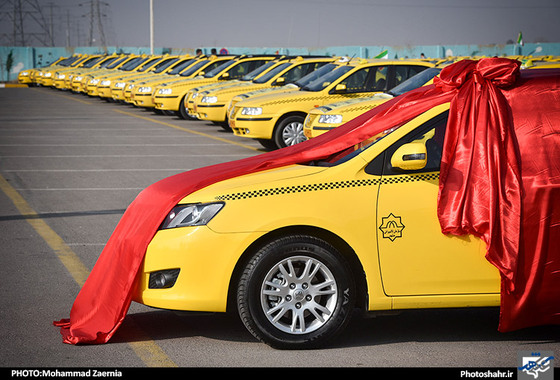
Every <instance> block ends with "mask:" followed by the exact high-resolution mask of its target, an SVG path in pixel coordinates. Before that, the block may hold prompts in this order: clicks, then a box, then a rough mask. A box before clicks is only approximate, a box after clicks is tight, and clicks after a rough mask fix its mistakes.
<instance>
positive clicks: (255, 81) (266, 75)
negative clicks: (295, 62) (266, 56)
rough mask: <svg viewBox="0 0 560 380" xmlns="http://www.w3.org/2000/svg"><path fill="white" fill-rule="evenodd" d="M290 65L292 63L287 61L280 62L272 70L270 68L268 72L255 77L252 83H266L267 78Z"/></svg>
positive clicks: (272, 76)
mask: <svg viewBox="0 0 560 380" xmlns="http://www.w3.org/2000/svg"><path fill="white" fill-rule="evenodd" d="M291 65H292V63H289V62H286V63H282V64H280V65H278V66H276V67H275V68H273V69H272V70H270V71H269V72H268V73H266V74H264V75H263V76H261V77H259V78H257V79H255V80H254V81H253V82H254V83H266V82H268V81H269V80H271V79H272V78H274V77H275V76H276V75H278V74H279V73H281V72H282V71H284V70H285V69H286V68H288V67H290V66H291Z"/></svg>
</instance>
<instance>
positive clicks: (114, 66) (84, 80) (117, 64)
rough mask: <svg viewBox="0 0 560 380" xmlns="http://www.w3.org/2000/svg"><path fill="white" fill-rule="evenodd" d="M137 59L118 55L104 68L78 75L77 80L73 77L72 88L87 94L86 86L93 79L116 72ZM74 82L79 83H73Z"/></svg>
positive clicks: (134, 55) (131, 56) (127, 55)
mask: <svg viewBox="0 0 560 380" xmlns="http://www.w3.org/2000/svg"><path fill="white" fill-rule="evenodd" d="M138 57H139V56H138V55H136V54H123V55H120V56H119V58H117V59H116V60H114V61H113V62H111V63H109V64H108V65H107V66H105V67H101V68H97V69H94V70H90V71H88V72H85V73H82V74H80V75H79V77H80V78H79V80H78V79H77V78H76V77H74V78H73V80H72V87H73V88H76V90H79V91H80V92H83V93H85V94H87V93H88V85H91V81H92V80H93V79H94V78H95V77H99V76H102V75H106V74H110V73H113V72H116V71H115V70H118V69H119V68H121V67H123V66H124V65H126V64H127V63H130V62H133V61H134V60H135V59H137V58H138ZM75 82H79V83H75ZM90 89H91V88H90Z"/></svg>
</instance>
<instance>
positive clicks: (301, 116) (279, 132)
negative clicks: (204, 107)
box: [229, 59, 435, 149]
mask: <svg viewBox="0 0 560 380" xmlns="http://www.w3.org/2000/svg"><path fill="white" fill-rule="evenodd" d="M434 65H435V64H434V63H431V62H428V61H422V60H387V59H373V60H364V59H359V60H351V61H350V62H348V63H347V64H346V65H341V66H340V67H338V68H337V69H336V70H333V71H332V72H330V73H328V74H326V75H325V76H323V77H321V78H319V79H317V80H316V81H314V82H312V83H310V84H308V85H307V86H305V87H303V88H301V89H300V90H299V91H295V92H289V93H284V94H277V95H276V94H269V95H262V96H257V97H253V98H251V99H245V100H243V101H241V102H239V103H237V104H236V105H235V109H234V110H233V111H232V117H230V119H229V124H230V127H231V128H232V130H233V132H234V133H235V135H237V136H240V137H244V138H252V139H256V140H258V141H259V142H260V143H261V144H262V145H263V146H264V147H265V148H268V149H277V148H283V147H286V146H289V145H294V144H297V143H300V142H302V141H304V140H305V135H304V134H303V122H304V120H305V117H306V116H307V114H308V112H309V110H310V109H312V108H316V107H320V106H323V105H325V104H329V103H334V102H337V101H342V100H348V99H352V98H359V97H361V98H363V97H366V96H371V95H372V94H373V93H376V92H384V91H388V90H390V89H391V88H393V87H395V86H396V85H397V84H399V83H400V82H399V80H400V81H404V80H406V79H408V78H410V77H411V76H413V75H415V74H417V73H419V72H420V71H423V70H425V69H427V68H428V67H433V66H434Z"/></svg>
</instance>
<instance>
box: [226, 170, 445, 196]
mask: <svg viewBox="0 0 560 380" xmlns="http://www.w3.org/2000/svg"><path fill="white" fill-rule="evenodd" d="M438 178H439V173H429V174H419V175H412V176H404V175H403V176H393V177H389V178H383V179H362V180H353V181H339V182H325V183H315V184H311V185H300V186H287V187H276V188H272V189H261V190H255V191H245V192H242V193H233V194H226V195H219V196H217V197H216V200H219V201H235V200H239V199H249V198H258V197H269V196H273V195H281V194H294V193H306V192H310V191H321V190H331V189H344V188H349V187H363V186H375V185H394V184H397V183H406V182H416V181H435V180H437V179H438Z"/></svg>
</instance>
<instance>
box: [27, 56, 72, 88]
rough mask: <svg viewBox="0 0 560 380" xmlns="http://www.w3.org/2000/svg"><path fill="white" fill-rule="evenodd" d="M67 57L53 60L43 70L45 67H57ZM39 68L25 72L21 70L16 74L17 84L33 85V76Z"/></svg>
mask: <svg viewBox="0 0 560 380" xmlns="http://www.w3.org/2000/svg"><path fill="white" fill-rule="evenodd" d="M67 59H68V58H67V57H59V58H58V59H57V60H55V61H54V62H52V63H51V64H50V65H47V66H45V67H43V68H47V67H51V68H52V67H54V66H57V65H59V64H60V63H61V62H62V61H65V60H67ZM40 69H41V68H31V69H26V70H22V71H20V72H19V73H18V83H20V84H31V85H34V84H36V83H35V75H36V74H37V72H38V71H39V70H40Z"/></svg>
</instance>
